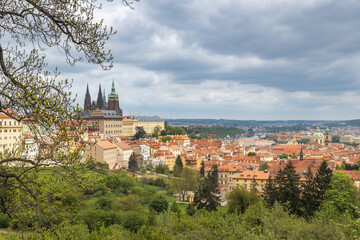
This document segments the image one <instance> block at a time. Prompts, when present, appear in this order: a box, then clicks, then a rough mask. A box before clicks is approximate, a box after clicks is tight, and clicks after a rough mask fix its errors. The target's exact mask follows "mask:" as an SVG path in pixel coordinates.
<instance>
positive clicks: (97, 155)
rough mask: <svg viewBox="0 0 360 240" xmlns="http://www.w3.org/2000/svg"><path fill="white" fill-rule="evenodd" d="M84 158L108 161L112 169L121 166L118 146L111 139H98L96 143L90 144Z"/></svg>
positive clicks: (102, 161)
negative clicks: (119, 164)
mask: <svg viewBox="0 0 360 240" xmlns="http://www.w3.org/2000/svg"><path fill="white" fill-rule="evenodd" d="M84 158H85V160H88V159H90V158H92V159H94V160H95V161H96V162H101V163H107V164H109V168H110V169H115V168H119V167H118V158H117V147H116V145H115V144H113V143H111V142H109V141H98V142H97V143H96V144H95V145H90V146H88V147H87V148H86V150H85V154H84Z"/></svg>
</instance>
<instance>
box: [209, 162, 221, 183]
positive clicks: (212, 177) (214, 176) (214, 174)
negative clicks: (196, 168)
mask: <svg viewBox="0 0 360 240" xmlns="http://www.w3.org/2000/svg"><path fill="white" fill-rule="evenodd" d="M208 178H209V181H210V182H211V185H212V187H213V188H214V189H215V188H217V186H218V182H219V170H218V166H217V165H213V166H212V167H211V171H210V172H209V174H208Z"/></svg>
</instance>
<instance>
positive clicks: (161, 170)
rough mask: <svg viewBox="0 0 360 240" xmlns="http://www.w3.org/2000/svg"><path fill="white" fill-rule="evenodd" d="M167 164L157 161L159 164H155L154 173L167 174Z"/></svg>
mask: <svg viewBox="0 0 360 240" xmlns="http://www.w3.org/2000/svg"><path fill="white" fill-rule="evenodd" d="M169 171H170V170H169V166H168V165H166V164H163V163H159V165H157V166H156V167H155V172H156V173H161V174H168V173H169Z"/></svg>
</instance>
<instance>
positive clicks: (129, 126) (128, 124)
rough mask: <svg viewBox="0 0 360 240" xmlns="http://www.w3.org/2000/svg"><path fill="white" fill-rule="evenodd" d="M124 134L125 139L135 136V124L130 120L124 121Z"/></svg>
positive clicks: (125, 119)
mask: <svg viewBox="0 0 360 240" xmlns="http://www.w3.org/2000/svg"><path fill="white" fill-rule="evenodd" d="M122 127H123V129H122V133H123V136H125V137H131V136H134V135H135V133H136V132H135V123H134V122H133V121H132V120H131V119H128V118H124V119H123V120H122Z"/></svg>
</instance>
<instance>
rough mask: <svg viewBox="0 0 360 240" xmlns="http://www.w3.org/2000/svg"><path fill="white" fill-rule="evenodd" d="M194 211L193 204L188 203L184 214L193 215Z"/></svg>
mask: <svg viewBox="0 0 360 240" xmlns="http://www.w3.org/2000/svg"><path fill="white" fill-rule="evenodd" d="M195 213H196V209H195V207H194V205H192V204H189V205H188V206H187V207H186V214H187V215H189V216H193V215H194V214H195Z"/></svg>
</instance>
